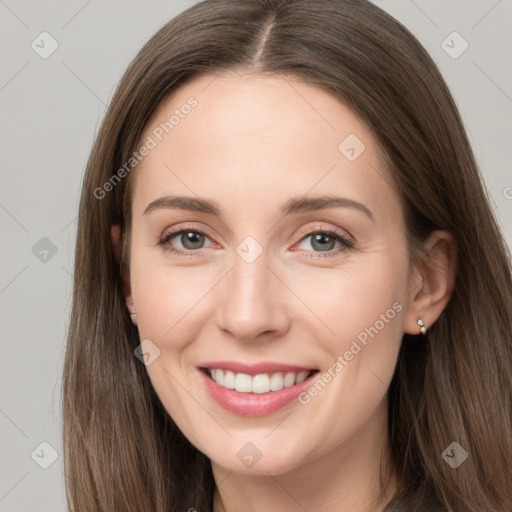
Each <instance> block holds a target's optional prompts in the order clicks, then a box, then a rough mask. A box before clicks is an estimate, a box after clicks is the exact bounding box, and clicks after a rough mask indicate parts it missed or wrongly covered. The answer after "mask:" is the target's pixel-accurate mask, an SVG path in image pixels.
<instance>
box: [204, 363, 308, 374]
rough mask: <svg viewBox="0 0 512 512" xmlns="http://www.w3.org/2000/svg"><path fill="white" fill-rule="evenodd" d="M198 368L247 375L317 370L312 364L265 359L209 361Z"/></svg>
mask: <svg viewBox="0 0 512 512" xmlns="http://www.w3.org/2000/svg"><path fill="white" fill-rule="evenodd" d="M198 368H218V369H221V370H229V371H232V372H234V373H246V374H247V375H259V374H261V373H277V372H293V373H300V372H304V371H311V370H315V368H312V367H311V366H299V365H294V364H286V363H275V362H267V361H263V362H261V363H253V364H247V363H242V362H238V361H207V362H205V363H201V364H199V365H198Z"/></svg>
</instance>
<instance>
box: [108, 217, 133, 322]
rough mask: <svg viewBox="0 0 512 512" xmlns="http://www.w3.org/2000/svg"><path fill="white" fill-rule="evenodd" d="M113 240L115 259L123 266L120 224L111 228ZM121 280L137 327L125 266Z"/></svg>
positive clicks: (128, 307)
mask: <svg viewBox="0 0 512 512" xmlns="http://www.w3.org/2000/svg"><path fill="white" fill-rule="evenodd" d="M110 234H111V238H112V251H113V253H114V257H115V259H116V261H117V263H118V264H119V265H120V264H121V254H122V247H121V244H120V240H119V238H120V234H121V227H120V226H119V224H113V225H112V227H111V231H110ZM121 279H122V281H123V295H124V297H125V299H126V302H127V304H126V308H127V309H128V312H129V313H130V316H131V318H132V321H133V323H134V324H135V325H137V323H136V320H135V314H133V312H134V311H135V306H134V304H133V297H132V293H131V285H130V276H129V274H128V271H127V269H126V267H125V266H124V265H123V266H122V267H121Z"/></svg>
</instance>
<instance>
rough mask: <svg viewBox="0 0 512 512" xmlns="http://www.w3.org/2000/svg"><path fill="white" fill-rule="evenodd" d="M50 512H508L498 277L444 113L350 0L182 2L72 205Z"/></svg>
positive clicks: (450, 118)
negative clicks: (63, 501) (55, 490)
mask: <svg viewBox="0 0 512 512" xmlns="http://www.w3.org/2000/svg"><path fill="white" fill-rule="evenodd" d="M75 280H76V281H75V288H74V296H73V309H72V316H71V325H70V330H69V338H68V346H67V352H66V361H65V373H64V383H63V409H64V411H63V412H64V459H65V472H66V485H67V496H68V503H69V507H70V510H73V511H85V510H87V511H92V510H94V511H112V510H115V511H116V512H118V511H124V510H126V511H128V510H137V511H140V510H148V511H159V512H160V511H161V512H164V511H166V512H167V511H170V510H176V511H177V510H189V511H192V510H197V511H199V512H201V511H211V510H213V511H214V512H220V511H226V512H229V511H239V510H244V511H256V510H282V511H292V510H322V511H328V512H329V511H334V510H336V511H337V512H340V511H342V512H343V511H349V510H350V511H354V510H358V511H388V512H389V511H425V510H445V511H454V512H457V511H471V512H482V511H485V512H498V511H500V512H503V511H505V510H511V509H512V494H511V490H510V486H509V475H510V469H509V468H510V461H511V460H512V436H511V432H512V419H511V418H512V414H511V403H512V401H511V395H512V393H511V382H512V356H511V346H512V344H511V338H510V332H512V278H511V268H510V262H509V259H508V256H507V248H506V244H505V242H504V240H503V237H502V235H501V233H500V231H499V228H498V226H497V223H496V220H495V218H494V216H493V214H492V210H491V208H490V206H489V203H488V199H487V195H486V192H485V189H484V186H483V184H482V181H481V178H480V174H479V171H478V169H477V165H476V163H475V160H474V157H473V154H472V151H471V147H470V145H469V142H468V140H467V137H466V134H465V131H464V127H463V124H462V122H461V119H460V116H459V113H458V111H457V108H456V106H455V104H454V101H453V99H452V97H451V95H450V92H449V91H448V89H447V87H446V85H445V83H444V81H443V79H442V78H441V76H440V74H439V71H438V70H437V68H436V66H435V64H434V63H433V61H432V59H431V58H430V57H429V56H428V54H427V53H426V51H425V50H424V49H423V48H422V47H421V45H420V43H419V42H418V41H417V40H416V39H415V38H414V36H412V35H411V33H410V32H408V31H407V30H406V29H405V28H404V27H403V26H402V25H401V24H400V23H398V22H397V21H396V20H394V19H393V18H391V17H390V16H389V15H387V14H386V13H385V12H383V11H382V10H381V9H379V8H378V7H376V6H374V5H372V4H371V3H370V2H366V1H359V0H358V1H355V0H344V1H339V0H252V1H239V0H237V1H234V0H216V1H213V0H205V1H202V2H200V3H198V4H196V5H194V6H193V7H191V8H190V9H188V10H187V11H185V12H184V13H182V14H180V15H179V16H178V17H177V18H175V19H174V20H172V21H171V22H169V23H168V24H167V25H165V26H164V27H163V28H162V29H160V30H159V31H158V33H157V34H155V36H154V37H153V38H152V39H151V40H150V41H149V42H148V43H147V44H146V45H145V46H144V48H143V49H142V50H141V51H140V52H139V54H138V55H137V56H136V57H135V59H134V61H133V62H132V64H131V65H130V67H129V68H128V70H127V71H126V73H125V75H124V77H123V78H122V80H121V82H120V84H119V87H118V89H117V91H116V93H115V95H114V97H113V99H112V102H111V104H110V107H109V109H108V111H107V114H106V116H105V119H104V121H103V124H102V126H101V129H100V131H99V134H98V136H97V139H96V142H95V144H94V146H93V149H92V152H91V155H90V158H89V161H88V165H87V170H86V174H85V179H84V182H83V190H82V198H81V202H80V212H79V222H78V232H77V245H76V262H75Z"/></svg>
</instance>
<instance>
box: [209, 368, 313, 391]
mask: <svg viewBox="0 0 512 512" xmlns="http://www.w3.org/2000/svg"><path fill="white" fill-rule="evenodd" d="M209 373H210V375H211V376H212V379H213V380H214V381H215V382H216V383H217V384H219V386H222V387H224V388H227V389H236V390H237V391H238V392H240V393H251V392H252V393H258V394H262V393H269V392H270V391H279V390H281V389H283V388H289V387H290V386H293V385H295V384H300V383H301V382H304V381H305V380H306V379H307V378H308V377H309V376H310V375H311V371H309V370H306V371H304V372H300V373H298V374H295V373H293V372H287V373H283V372H277V373H272V374H268V373H261V374H258V375H254V376H251V375H247V374H246V373H234V372H231V371H229V370H220V369H218V368H213V369H209Z"/></svg>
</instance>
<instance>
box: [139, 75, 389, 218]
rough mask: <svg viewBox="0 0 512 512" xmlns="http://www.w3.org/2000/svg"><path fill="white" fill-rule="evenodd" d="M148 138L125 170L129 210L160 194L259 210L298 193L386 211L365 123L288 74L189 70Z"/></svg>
mask: <svg viewBox="0 0 512 512" xmlns="http://www.w3.org/2000/svg"><path fill="white" fill-rule="evenodd" d="M149 139H151V141H152V142H151V146H153V147H152V149H151V150H150V151H149V152H148V154H147V155H146V156H144V158H143V159H142V161H141V162H140V164H139V165H138V166H137V168H136V171H135V173H134V176H133V178H135V184H134V199H133V200H134V204H133V210H134V213H135V214H137V212H138V213H139V214H141V213H142V211H143V209H144V208H145V206H146V205H147V204H148V203H149V202H150V201H151V200H154V199H155V198H157V197H159V196H163V195H165V194H186V195H189V196H190V195H197V196H201V197H209V198H212V199H215V201H216V202H220V203H224V204H226V207H228V206H229V204H231V205H232V206H233V209H234V210H233V211H240V208H243V207H244V206H253V207H256V206H258V209H259V211H260V212H261V211H264V210H265V209H267V208H271V206H272V205H273V204H274V203H276V204H278V205H281V204H282V203H283V202H285V201H286V199H287V198H289V197H292V196H293V197H295V196H298V195H305V194H313V195H315V194H325V193H330V194H335V195H343V196H349V197H351V198H352V199H354V200H357V201H362V202H370V203H372V204H373V205H376V206H375V207H378V206H379V205H380V206H381V207H383V208H387V209H388V210H389V208H390V207H392V205H390V204H389V203H390V202H391V203H392V202H393V200H395V202H396V199H397V198H396V196H394V191H393V190H392V186H391V185H392V183H391V179H390V177H389V175H388V174H387V171H386V170H385V169H384V165H383V163H382V161H381V159H380V153H379V151H378V146H377V142H376V140H375V138H374V136H373V134H372V133H371V131H370V130H369V129H368V127H367V126H366V125H365V124H364V123H363V122H362V121H361V120H360V119H359V118H358V117H357V116H356V115H355V114H354V113H353V112H352V111H351V110H350V109H349V108H348V107H346V106H345V105H344V104H343V103H342V102H340V101H339V100H337V99H336V98H335V97H333V96H332V95H330V94H328V93H327V92H325V91H324V90H323V89H321V88H319V87H315V86H311V85H308V84H305V83H303V82H302V81H300V80H299V79H297V78H295V77H292V76H285V75H253V74H245V75H238V74H236V73H233V72H230V73H224V74H221V75H202V76H199V77H196V78H195V79H193V80H192V81H190V82H189V83H187V84H186V85H184V86H182V87H180V88H179V89H177V90H176V91H174V92H173V93H172V95H170V96H169V97H168V98H166V99H165V100H164V101H163V102H162V103H161V104H160V105H159V106H158V108H157V109H156V111H155V112H154V114H153V115H152V117H151V119H150V121H149V122H148V124H147V126H146V127H145V130H144V133H143V136H142V138H141V142H142V143H143V142H144V141H148V140H149ZM395 206H396V205H395ZM276 207H277V206H276ZM253 209H254V208H253ZM395 214H396V212H395Z"/></svg>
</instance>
